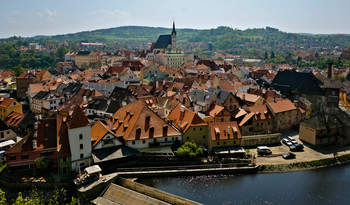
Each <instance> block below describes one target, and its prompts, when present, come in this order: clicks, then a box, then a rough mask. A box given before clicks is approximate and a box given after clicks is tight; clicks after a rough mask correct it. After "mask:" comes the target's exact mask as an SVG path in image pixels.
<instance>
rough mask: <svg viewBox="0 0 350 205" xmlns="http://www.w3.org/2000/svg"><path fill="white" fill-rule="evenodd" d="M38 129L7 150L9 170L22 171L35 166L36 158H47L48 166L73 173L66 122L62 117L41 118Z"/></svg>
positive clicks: (61, 172)
mask: <svg viewBox="0 0 350 205" xmlns="http://www.w3.org/2000/svg"><path fill="white" fill-rule="evenodd" d="M36 126H37V128H36V130H34V131H33V132H31V133H30V134H28V135H27V136H25V137H24V138H23V139H22V140H21V141H19V142H18V143H16V144H15V145H14V146H12V147H10V148H9V149H8V150H7V151H6V152H5V156H6V161H7V170H8V171H10V172H14V171H17V172H21V171H23V170H24V169H32V168H34V167H35V163H34V160H35V159H37V158H39V157H44V158H46V159H47V161H48V164H47V166H48V167H49V168H51V169H53V170H54V171H55V172H57V173H60V174H66V173H71V171H70V170H71V169H70V163H69V162H70V149H69V142H68V138H67V132H66V123H65V122H64V120H63V119H62V118H61V117H56V118H48V119H40V120H39V121H38V122H36Z"/></svg>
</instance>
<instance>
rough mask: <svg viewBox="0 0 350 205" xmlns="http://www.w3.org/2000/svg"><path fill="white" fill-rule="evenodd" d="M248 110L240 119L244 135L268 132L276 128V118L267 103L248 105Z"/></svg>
mask: <svg viewBox="0 0 350 205" xmlns="http://www.w3.org/2000/svg"><path fill="white" fill-rule="evenodd" d="M247 110H248V113H246V114H245V115H244V117H243V119H241V120H240V121H239V127H240V128H241V134H242V135H243V136H246V135H256V134H267V133H271V132H272V131H273V130H274V127H273V122H274V121H273V119H274V118H273V115H272V113H271V111H270V110H269V109H267V107H266V105H259V106H253V107H248V108H247Z"/></svg>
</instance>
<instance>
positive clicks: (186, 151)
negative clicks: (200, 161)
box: [177, 141, 203, 158]
mask: <svg viewBox="0 0 350 205" xmlns="http://www.w3.org/2000/svg"><path fill="white" fill-rule="evenodd" d="M202 154H203V150H202V149H201V148H198V147H197V144H196V143H195V142H194V141H192V142H186V143H185V144H183V145H182V146H181V147H179V148H178V149H177V155H178V156H179V157H184V158H195V157H196V156H199V155H202Z"/></svg>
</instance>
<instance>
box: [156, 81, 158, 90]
mask: <svg viewBox="0 0 350 205" xmlns="http://www.w3.org/2000/svg"><path fill="white" fill-rule="evenodd" d="M156 89H158V81H156Z"/></svg>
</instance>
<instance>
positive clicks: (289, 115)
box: [266, 99, 302, 132]
mask: <svg viewBox="0 0 350 205" xmlns="http://www.w3.org/2000/svg"><path fill="white" fill-rule="evenodd" d="M266 106H267V108H268V109H269V111H270V112H271V113H272V115H273V117H274V122H273V127H274V131H275V132H281V131H284V130H288V129H290V128H292V126H295V125H298V124H299V122H300V121H301V119H302V115H301V113H300V110H299V109H298V108H297V107H295V105H294V104H293V103H292V102H291V101H290V100H288V99H282V100H274V101H270V102H267V103H266Z"/></svg>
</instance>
